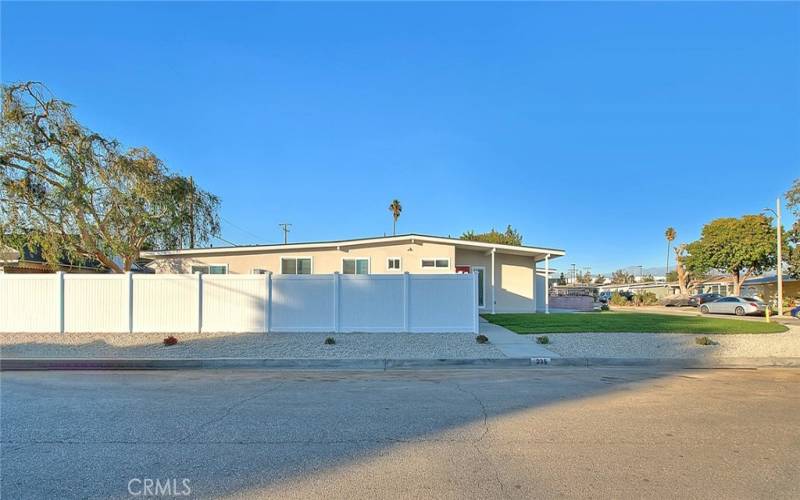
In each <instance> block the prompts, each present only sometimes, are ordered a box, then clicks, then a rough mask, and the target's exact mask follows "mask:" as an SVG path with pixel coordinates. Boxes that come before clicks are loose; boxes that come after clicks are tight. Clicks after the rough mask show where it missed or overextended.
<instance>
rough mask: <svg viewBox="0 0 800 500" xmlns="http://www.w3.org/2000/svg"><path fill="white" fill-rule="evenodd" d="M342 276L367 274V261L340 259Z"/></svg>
mask: <svg viewBox="0 0 800 500" xmlns="http://www.w3.org/2000/svg"><path fill="white" fill-rule="evenodd" d="M342 274H369V259H342Z"/></svg>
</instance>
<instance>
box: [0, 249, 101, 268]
mask: <svg viewBox="0 0 800 500" xmlns="http://www.w3.org/2000/svg"><path fill="white" fill-rule="evenodd" d="M56 271H63V272H65V273H105V272H108V271H107V270H106V269H105V267H103V266H102V265H101V264H100V263H99V262H97V261H96V260H91V259H89V260H86V261H85V262H76V261H72V260H70V259H67V258H66V257H63V258H61V259H60V260H59V262H58V267H57V268H54V267H53V266H51V265H50V264H48V263H47V262H46V261H45V258H44V257H43V256H42V251H41V249H39V248H35V249H31V248H28V247H27V246H26V247H24V248H23V249H22V252H19V251H18V250H15V249H13V248H9V247H2V248H0V272H2V273H9V274H11V273H14V274H19V273H54V272H56Z"/></svg>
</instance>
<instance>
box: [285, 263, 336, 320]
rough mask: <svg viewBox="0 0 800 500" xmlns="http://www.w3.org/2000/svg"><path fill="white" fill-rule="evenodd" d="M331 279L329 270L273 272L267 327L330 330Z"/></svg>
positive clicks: (332, 288)
mask: <svg viewBox="0 0 800 500" xmlns="http://www.w3.org/2000/svg"><path fill="white" fill-rule="evenodd" d="M334 279H335V275H331V274H304V275H278V276H273V277H272V318H271V321H270V331H274V332H332V331H334V319H335V318H334V308H333V304H334V287H333V283H334Z"/></svg>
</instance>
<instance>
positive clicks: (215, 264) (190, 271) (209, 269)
mask: <svg viewBox="0 0 800 500" xmlns="http://www.w3.org/2000/svg"><path fill="white" fill-rule="evenodd" d="M211 266H214V267H224V268H225V272H224V273H222V274H230V270H229V269H228V264H218V263H214V262H211V263H209V264H190V265H189V273H191V274H208V275H211ZM193 267H206V268H208V272H207V273H195V272H192V268H193ZM215 274H217V273H215Z"/></svg>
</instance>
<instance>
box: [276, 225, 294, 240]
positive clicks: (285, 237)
mask: <svg viewBox="0 0 800 500" xmlns="http://www.w3.org/2000/svg"><path fill="white" fill-rule="evenodd" d="M278 225H279V226H280V227H281V229H283V244H284V245H286V244H287V243H289V231H290V229H289V228H290V227H292V225H291V224H289V223H286V222H281V223H280V224H278Z"/></svg>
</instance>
